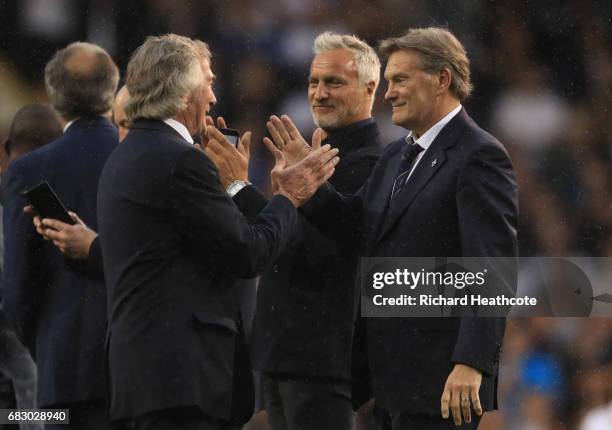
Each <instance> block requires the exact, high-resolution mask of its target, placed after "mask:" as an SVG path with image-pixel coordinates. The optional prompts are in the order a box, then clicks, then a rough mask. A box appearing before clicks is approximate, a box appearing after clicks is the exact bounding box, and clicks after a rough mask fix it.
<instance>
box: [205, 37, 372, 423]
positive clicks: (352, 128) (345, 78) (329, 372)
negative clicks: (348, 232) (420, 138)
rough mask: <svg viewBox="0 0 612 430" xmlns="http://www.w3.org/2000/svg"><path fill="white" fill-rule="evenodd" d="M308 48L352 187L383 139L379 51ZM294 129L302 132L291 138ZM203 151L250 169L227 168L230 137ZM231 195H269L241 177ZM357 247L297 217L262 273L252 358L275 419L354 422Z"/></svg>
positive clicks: (318, 113)
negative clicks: (376, 111) (378, 118)
mask: <svg viewBox="0 0 612 430" xmlns="http://www.w3.org/2000/svg"><path fill="white" fill-rule="evenodd" d="M313 51H314V54H315V57H314V59H313V60H312V64H311V68H310V78H309V86H308V100H309V103H310V107H311V112H312V115H313V119H314V121H315V123H316V124H317V126H319V127H321V128H322V129H323V131H324V133H325V135H326V139H325V140H324V142H325V143H328V144H330V145H331V146H332V147H335V148H338V149H339V150H340V152H341V154H342V161H341V162H340V164H339V165H338V167H337V168H336V172H335V173H334V176H333V177H332V178H331V179H330V183H331V184H333V185H334V187H335V188H336V189H338V190H339V191H340V192H344V193H354V192H356V191H357V190H358V189H359V188H360V187H361V186H362V185H363V183H364V182H365V180H366V179H367V177H368V176H369V175H370V171H371V170H372V168H373V167H374V164H375V163H376V160H377V159H378V157H379V155H380V152H381V149H382V148H381V142H380V136H379V131H378V127H377V125H376V122H375V121H374V119H373V118H372V104H373V102H374V95H375V93H376V88H377V86H378V82H379V76H380V61H379V60H378V56H377V55H376V52H375V51H374V50H373V49H372V48H371V47H370V46H368V45H367V44H366V43H365V42H363V41H361V40H359V39H358V38H357V37H355V36H350V35H340V34H334V33H329V32H326V33H322V34H320V35H319V36H318V37H317V38H316V40H315V42H314V49H313ZM283 124H285V125H286V128H287V133H285V132H284V126H283ZM268 128H269V131H270V133H271V136H272V137H273V139H274V141H275V143H276V144H277V146H279V147H282V146H283V145H285V144H290V145H292V144H296V145H302V146H305V142H303V140H301V137H300V135H299V133H298V132H297V130H296V129H295V127H294V126H293V124H292V123H291V120H290V119H289V118H288V117H286V116H284V117H282V119H280V118H278V117H276V116H273V117H272V118H271V120H270V122H269V123H268ZM280 130H283V132H282V135H281V133H279V131H280ZM292 136H293V138H297V139H298V140H300V142H290V140H291V139H292ZM207 151H208V152H211V153H212V154H211V158H212V159H213V162H217V164H219V166H220V170H221V172H220V173H221V177H225V178H227V181H228V182H230V181H232V180H234V179H245V178H246V176H247V172H246V169H243V170H242V171H241V172H240V174H239V176H238V177H234V176H232V172H231V171H228V172H226V170H225V169H224V166H225V165H226V163H227V162H228V160H229V159H230V157H231V154H232V153H233V154H237V151H235V150H234V149H233V148H232V147H231V146H228V147H227V148H221V147H219V146H218V145H209V146H208V148H207ZM217 160H218V161H217ZM245 165H246V163H243V166H245ZM234 202H235V203H236V204H237V205H238V207H239V208H240V210H242V211H243V212H244V213H245V214H247V215H249V216H253V215H255V214H258V213H259V211H260V210H261V209H262V208H263V207H265V205H266V203H267V200H266V198H265V197H264V196H263V195H262V194H261V193H259V192H258V191H257V189H256V188H254V187H252V186H247V187H244V188H243V189H241V190H240V191H239V192H237V193H236V195H235V196H234ZM355 251H356V250H355V249H354V248H353V247H351V246H337V245H336V244H335V243H333V242H332V241H330V240H329V239H328V238H326V237H325V236H323V235H322V234H321V233H320V232H318V231H317V230H316V229H315V228H313V227H312V226H311V225H310V224H309V223H308V222H307V221H306V220H305V219H304V218H303V217H301V218H300V221H299V223H298V227H297V228H296V230H295V231H294V232H293V234H292V236H291V242H290V244H289V245H288V246H287V249H286V250H285V251H284V252H283V253H281V254H279V255H278V257H277V258H276V259H275V260H274V261H273V262H272V263H271V265H270V266H269V267H268V268H267V269H266V271H265V272H264V273H263V275H262V276H261V278H260V281H259V289H258V294H257V307H256V312H255V320H254V327H253V337H252V339H251V344H252V348H251V350H252V360H253V366H254V368H255V369H257V370H261V371H263V372H264V397H265V401H266V402H265V407H266V410H267V413H268V418H269V425H270V428H271V429H274V430H281V429H291V430H295V429H322V428H334V429H338V430H341V429H347V430H348V429H351V428H352V424H353V413H352V410H353V408H352V405H351V342H352V340H353V332H354V330H353V328H354V326H353V322H354V319H355V315H354V308H355V306H354V300H355V296H356V295H355V294H354V286H355V282H354V273H355V267H356V262H357V255H356V252H355Z"/></svg>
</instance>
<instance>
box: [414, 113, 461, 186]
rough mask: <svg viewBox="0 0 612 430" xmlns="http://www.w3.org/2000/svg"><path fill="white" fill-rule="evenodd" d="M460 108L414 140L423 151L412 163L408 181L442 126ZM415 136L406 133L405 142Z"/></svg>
mask: <svg viewBox="0 0 612 430" xmlns="http://www.w3.org/2000/svg"><path fill="white" fill-rule="evenodd" d="M461 108H462V106H461V105H459V106H457V107H456V108H455V109H453V110H452V111H450V112H449V113H447V114H446V115H445V116H444V118H442V119H441V120H440V121H438V122H437V123H435V124H434V125H433V126H432V127H431V128H430V129H429V130H427V131H426V132H425V133H423V135H422V136H421V137H419V138H418V139H416V140H415V142H416V143H417V144H418V145H419V146H421V147H422V148H423V151H421V152H420V153H419V155H417V158H416V160H415V161H414V165H413V166H412V169H411V170H410V173H409V174H408V179H410V176H412V172H414V169H415V168H416V166H417V164H419V161H421V158H423V155H425V153H426V152H427V149H428V148H429V147H430V146H431V144H432V142H433V141H434V140H435V138H436V137H438V134H440V132H441V131H442V129H443V128H444V126H445V125H446V124H448V123H449V122H450V120H451V119H453V118H454V117H455V115H457V114H458V113H459V111H460V110H461ZM415 136H416V135H414V133H413V132H412V131H411V132H410V133H408V136H406V142H408V143H410V140H409V139H410V138H412V139H414V137H415Z"/></svg>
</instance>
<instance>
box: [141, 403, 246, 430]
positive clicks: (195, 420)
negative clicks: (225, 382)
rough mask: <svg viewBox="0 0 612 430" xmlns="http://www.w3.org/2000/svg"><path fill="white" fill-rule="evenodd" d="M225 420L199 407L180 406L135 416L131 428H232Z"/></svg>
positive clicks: (202, 429)
mask: <svg viewBox="0 0 612 430" xmlns="http://www.w3.org/2000/svg"><path fill="white" fill-rule="evenodd" d="M239 428H240V426H238V427H232V426H231V425H230V424H228V423H227V422H224V421H222V420H220V419H217V418H214V417H211V416H209V415H206V414H204V413H203V412H202V411H201V410H200V408H198V407H196V406H193V407H180V408H170V409H164V410H160V411H153V412H149V413H147V414H144V415H141V416H140V417H137V418H136V419H135V420H134V422H133V426H132V427H131V430H232V429H239Z"/></svg>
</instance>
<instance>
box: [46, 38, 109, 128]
mask: <svg viewBox="0 0 612 430" xmlns="http://www.w3.org/2000/svg"><path fill="white" fill-rule="evenodd" d="M118 83H119V70H118V69H117V66H116V65H115V63H114V62H113V60H112V59H111V57H110V56H109V55H108V53H107V52H106V51H105V50H104V49H102V48H100V47H99V46H97V45H93V44H91V43H83V42H75V43H71V44H70V45H68V46H67V47H66V48H64V49H60V50H59V51H57V52H56V53H55V55H54V56H53V58H51V60H50V61H49V62H48V63H47V66H46V67H45V84H46V86H47V93H48V94H49V98H50V99H51V103H52V104H53V107H54V108H55V109H56V110H57V111H58V112H59V113H60V115H62V117H63V118H64V119H66V120H72V119H75V118H77V117H82V116H94V115H105V114H107V113H108V112H109V111H110V109H111V105H112V103H113V99H114V95H115V91H116V90H117V84H118Z"/></svg>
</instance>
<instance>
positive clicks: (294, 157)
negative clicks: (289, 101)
mask: <svg viewBox="0 0 612 430" xmlns="http://www.w3.org/2000/svg"><path fill="white" fill-rule="evenodd" d="M266 126H267V127H268V131H269V132H270V136H272V140H270V139H268V138H267V137H266V138H264V142H265V141H266V140H267V141H268V143H274V145H275V146H276V147H277V148H278V149H280V150H281V151H282V152H283V155H284V156H285V160H287V165H288V166H291V165H293V164H295V163H298V162H299V161H301V160H303V159H304V158H305V157H306V156H307V155H308V154H309V153H310V151H311V150H312V148H311V146H310V145H308V143H307V142H306V141H305V140H304V138H303V137H302V135H301V134H300V132H299V131H298V129H297V127H296V126H295V125H294V124H293V121H291V118H289V117H288V116H287V115H283V116H281V117H280V118H279V117H277V116H276V115H272V116H271V117H270V121H268V122H267V123H266Z"/></svg>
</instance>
